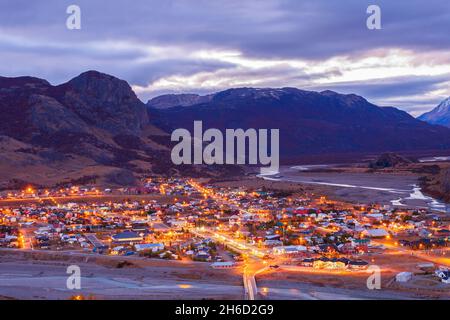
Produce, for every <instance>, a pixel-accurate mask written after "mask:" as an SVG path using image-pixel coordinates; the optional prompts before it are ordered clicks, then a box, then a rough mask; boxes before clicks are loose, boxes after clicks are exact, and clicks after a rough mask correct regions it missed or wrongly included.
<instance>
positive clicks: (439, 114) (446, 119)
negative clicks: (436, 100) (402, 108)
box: [418, 97, 450, 127]
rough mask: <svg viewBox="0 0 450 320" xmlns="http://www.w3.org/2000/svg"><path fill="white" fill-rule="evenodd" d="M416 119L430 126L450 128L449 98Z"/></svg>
mask: <svg viewBox="0 0 450 320" xmlns="http://www.w3.org/2000/svg"><path fill="white" fill-rule="evenodd" d="M418 119H419V120H422V121H426V122H428V123H431V124H439V125H441V126H446V127H450V97H448V98H447V99H445V100H444V101H442V102H441V103H440V104H439V105H438V106H437V107H436V108H434V109H433V110H431V111H430V112H427V113H424V114H423V115H421V116H420V117H419V118H418Z"/></svg>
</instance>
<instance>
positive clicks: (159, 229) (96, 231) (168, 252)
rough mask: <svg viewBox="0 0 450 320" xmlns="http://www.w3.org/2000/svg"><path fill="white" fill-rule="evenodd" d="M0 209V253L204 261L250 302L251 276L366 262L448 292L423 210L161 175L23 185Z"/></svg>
mask: <svg viewBox="0 0 450 320" xmlns="http://www.w3.org/2000/svg"><path fill="white" fill-rule="evenodd" d="M0 205H1V207H0V247H1V249H0V250H23V251H46V252H73V253H79V254H86V255H104V256H123V257H124V259H126V258H127V257H131V256H132V257H135V258H136V257H137V258H139V259H161V260H179V261H196V262H203V263H205V264H208V265H209V266H210V267H211V268H213V269H236V270H238V271H239V272H242V274H243V279H244V287H245V295H246V297H247V298H248V299H255V298H257V297H258V295H259V296H260V297H261V296H263V295H264V291H265V290H266V291H267V289H264V288H262V289H258V288H257V285H256V281H255V275H257V274H264V273H281V272H290V273H318V274H327V273H328V274H333V275H338V276H339V275H352V274H355V275H357V274H361V273H366V272H367V269H368V268H369V267H370V266H371V265H377V266H379V267H380V268H381V270H386V271H389V272H390V273H391V275H392V281H391V282H396V283H397V285H399V284H400V285H402V284H403V285H406V284H408V283H412V282H413V279H415V278H416V279H421V278H424V277H425V278H426V279H428V280H429V281H432V282H434V283H435V285H436V286H439V288H441V287H440V286H445V287H446V288H447V290H448V288H450V287H448V285H449V284H450V278H449V276H450V272H449V271H448V267H449V266H450V250H449V239H450V221H449V220H448V217H446V216H445V215H443V214H439V213H436V212H429V211H428V210H425V209H399V208H394V207H390V206H380V205H376V204H351V203H344V202H340V201H332V200H329V199H327V198H326V197H325V196H317V195H311V194H306V193H305V194H298V193H290V192H286V191H280V190H278V191H277V190H269V189H267V188H264V187H263V188H256V189H251V188H249V187H239V188H235V187H223V186H217V185H214V184H210V183H207V182H199V181H195V180H193V179H181V178H180V179H178V178H161V177H154V178H147V179H145V180H143V181H142V185H141V187H139V188H121V189H113V188H111V189H100V188H95V187H92V186H70V187H65V188H60V189H50V190H40V189H35V188H33V187H31V186H30V187H27V188H25V189H24V190H22V191H20V192H12V191H10V192H5V193H3V194H2V198H1V200H0ZM1 252H2V251H1ZM422 280H423V279H422ZM403 288H404V287H403ZM447 292H448V291H447Z"/></svg>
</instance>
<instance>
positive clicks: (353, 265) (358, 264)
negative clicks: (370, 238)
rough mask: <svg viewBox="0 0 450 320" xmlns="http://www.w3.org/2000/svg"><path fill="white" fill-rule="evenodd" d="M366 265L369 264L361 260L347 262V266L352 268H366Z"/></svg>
mask: <svg viewBox="0 0 450 320" xmlns="http://www.w3.org/2000/svg"><path fill="white" fill-rule="evenodd" d="M368 265H369V264H368V263H367V262H366V261H363V260H356V261H349V262H348V263H347V267H348V268H349V269H353V270H361V269H367V267H368Z"/></svg>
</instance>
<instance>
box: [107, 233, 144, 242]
mask: <svg viewBox="0 0 450 320" xmlns="http://www.w3.org/2000/svg"><path fill="white" fill-rule="evenodd" d="M111 239H112V241H113V242H114V243H139V242H142V241H143V238H142V237H141V236H140V235H139V234H138V233H137V232H133V231H124V232H121V233H118V234H115V235H113V236H112V237H111Z"/></svg>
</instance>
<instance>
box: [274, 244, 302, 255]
mask: <svg viewBox="0 0 450 320" xmlns="http://www.w3.org/2000/svg"><path fill="white" fill-rule="evenodd" d="M306 251H307V248H306V247H305V246H279V247H273V248H272V253H273V254H274V255H282V254H298V253H300V252H306Z"/></svg>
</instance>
